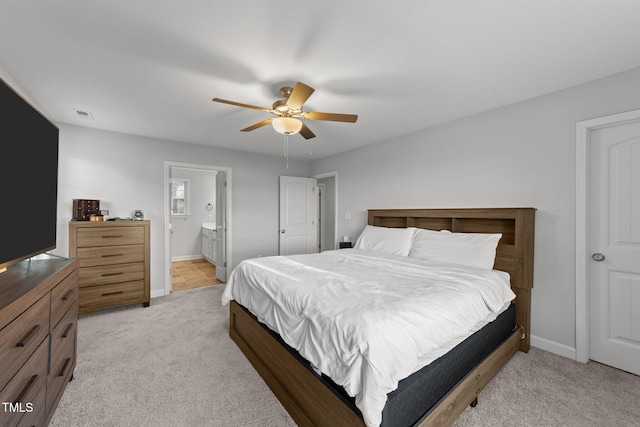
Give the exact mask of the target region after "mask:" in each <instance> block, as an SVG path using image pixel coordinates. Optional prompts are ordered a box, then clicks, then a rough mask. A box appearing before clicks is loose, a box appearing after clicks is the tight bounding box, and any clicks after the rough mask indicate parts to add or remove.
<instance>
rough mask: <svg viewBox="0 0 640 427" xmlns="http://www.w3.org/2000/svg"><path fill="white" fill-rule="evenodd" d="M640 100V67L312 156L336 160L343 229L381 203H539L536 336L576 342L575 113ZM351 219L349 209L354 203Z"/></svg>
mask: <svg viewBox="0 0 640 427" xmlns="http://www.w3.org/2000/svg"><path fill="white" fill-rule="evenodd" d="M634 109H640V69H635V70H631V71H628V72H625V73H621V74H618V75H614V76H611V77H608V78H605V79H601V80H597V81H594V82H590V83H587V84H584V85H580V86H576V87H574V88H570V89H567V90H563V91H559V92H556V93H552V94H549V95H545V96H542V97H538V98H535V99H531V100H528V101H525V102H521V103H518V104H515V105H511V106H509V107H505V108H501V109H498V110H494V111H490V112H487V113H484V114H479V115H476V116H473V117H469V118H466V119H462V120H458V121H455V122H452V123H449V124H445V125H442V126H438V127H434V128H431V129H427V130H424V131H421V132H417V133H414V134H411V135H406V136H401V137H398V138H396V139H393V140H389V141H385V142H382V143H379V144H376V145H372V146H368V147H364V148H361V149H357V150H353V151H350V152H347V153H343V154H340V155H336V156H332V157H328V158H324V159H320V160H317V161H315V162H314V163H312V168H311V169H312V170H311V173H312V174H320V173H324V172H328V171H334V170H337V171H338V172H339V174H340V180H339V184H338V193H339V202H338V204H339V207H340V212H339V215H338V219H339V222H338V235H339V236H342V235H350V236H354V238H355V237H357V236H358V235H359V234H360V232H361V230H362V228H363V227H364V225H365V223H366V210H367V209H376V208H381V209H382V208H454V207H535V208H537V209H538V210H537V212H536V240H535V287H534V289H533V302H532V335H533V337H532V344H534V345H537V346H538V347H542V348H546V349H548V350H550V351H554V352H556V353H558V354H563V355H565V356H568V357H573V356H574V352H575V156H576V150H575V145H576V142H575V126H576V122H578V121H581V120H586V119H591V118H595V117H601V116H605V115H609V114H614V113H619V112H623V111H629V110H634ZM347 211H348V212H351V213H352V219H351V220H346V219H345V212H347Z"/></svg>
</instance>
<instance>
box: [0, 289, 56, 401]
mask: <svg viewBox="0 0 640 427" xmlns="http://www.w3.org/2000/svg"><path fill="white" fill-rule="evenodd" d="M49 300H50V296H49V294H46V295H45V296H43V297H42V298H40V299H39V300H38V301H37V302H35V303H34V304H33V305H32V306H31V307H29V308H28V309H27V310H26V311H24V312H23V313H22V314H21V315H20V316H18V317H17V318H16V319H15V320H13V321H12V322H11V323H9V324H8V325H7V326H6V327H4V328H3V329H2V330H1V331H0V361H2V369H0V390H2V388H3V387H4V386H5V385H6V384H7V382H8V381H9V380H10V379H11V376H12V375H13V373H15V372H16V371H17V370H18V369H19V368H20V366H22V365H23V364H24V362H25V361H26V360H27V359H28V358H29V356H31V354H32V353H33V352H34V351H35V349H36V348H38V346H39V345H40V343H41V342H42V341H43V340H44V339H45V338H46V336H47V335H48V334H49ZM45 365H46V363H45ZM2 402H4V400H3V401H2ZM12 402H13V401H12Z"/></svg>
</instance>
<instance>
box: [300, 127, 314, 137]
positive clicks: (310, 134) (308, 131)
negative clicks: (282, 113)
mask: <svg viewBox="0 0 640 427" xmlns="http://www.w3.org/2000/svg"><path fill="white" fill-rule="evenodd" d="M300 135H302V136H303V137H304V139H311V138H315V137H316V135H315V134H314V133H313V132H311V129H309V128H308V127H307V125H305V124H304V123H303V124H302V128H301V129H300Z"/></svg>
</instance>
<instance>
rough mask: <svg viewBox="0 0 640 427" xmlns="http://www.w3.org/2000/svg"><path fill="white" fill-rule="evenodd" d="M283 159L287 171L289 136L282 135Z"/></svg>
mask: <svg viewBox="0 0 640 427" xmlns="http://www.w3.org/2000/svg"><path fill="white" fill-rule="evenodd" d="M284 159H285V164H286V167H287V170H289V135H287V134H286V133H285V134H284Z"/></svg>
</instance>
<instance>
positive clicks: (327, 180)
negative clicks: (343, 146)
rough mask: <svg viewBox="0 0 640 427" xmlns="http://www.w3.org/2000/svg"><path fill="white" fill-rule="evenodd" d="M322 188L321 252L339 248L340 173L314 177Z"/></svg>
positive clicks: (319, 233) (319, 236)
mask: <svg viewBox="0 0 640 427" xmlns="http://www.w3.org/2000/svg"><path fill="white" fill-rule="evenodd" d="M312 178H315V179H316V180H317V182H318V186H319V187H320V222H319V224H320V229H319V231H318V238H319V240H320V252H322V251H327V250H333V249H337V248H338V185H337V182H338V172H337V171H334V172H329V173H325V174H320V175H314V176H313V177H312Z"/></svg>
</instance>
